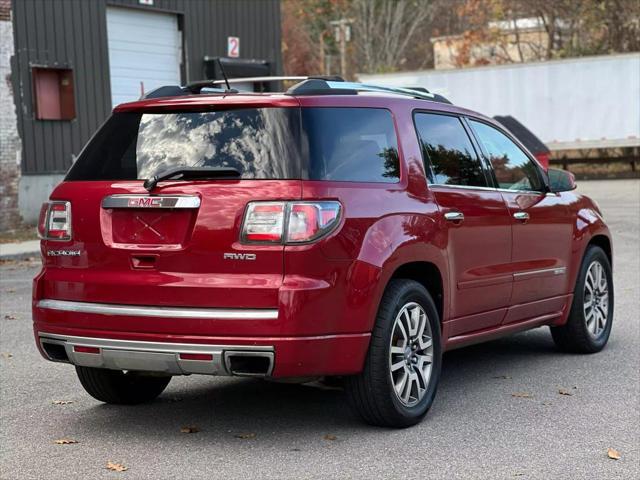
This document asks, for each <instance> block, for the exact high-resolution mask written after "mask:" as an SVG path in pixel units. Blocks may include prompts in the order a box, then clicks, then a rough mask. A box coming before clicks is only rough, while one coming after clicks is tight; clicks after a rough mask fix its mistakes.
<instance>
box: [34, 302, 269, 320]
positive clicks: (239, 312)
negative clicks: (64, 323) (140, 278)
mask: <svg viewBox="0 0 640 480" xmlns="http://www.w3.org/2000/svg"><path fill="white" fill-rule="evenodd" d="M37 307H38V308H44V309H48V310H58V311H63V312H75V313H95V314H100V315H128V316H132V317H168V318H200V319H207V320H276V319H277V318H278V310H277V309H231V308H190V307H149V306H138V305H114V304H107V303H88V302H71V301H67V300H52V299H43V300H40V301H39V302H38V303H37Z"/></svg>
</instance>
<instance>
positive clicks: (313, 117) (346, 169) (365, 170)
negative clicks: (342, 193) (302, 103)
mask: <svg viewBox="0 0 640 480" xmlns="http://www.w3.org/2000/svg"><path fill="white" fill-rule="evenodd" d="M302 129H303V132H304V134H305V138H306V141H307V145H308V150H309V151H308V158H309V164H308V172H307V175H308V178H309V179H310V180H332V181H339V182H376V183H396V182H398V181H399V180H400V159H399V156H398V140H397V138H396V131H395V127H394V124H393V117H392V115H391V112H390V111H389V110H384V109H381V108H346V107H344V108H333V107H307V108H303V109H302Z"/></svg>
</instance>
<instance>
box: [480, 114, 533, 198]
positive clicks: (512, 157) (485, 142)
mask: <svg viewBox="0 0 640 480" xmlns="http://www.w3.org/2000/svg"><path fill="white" fill-rule="evenodd" d="M471 124H472V126H473V129H474V131H475V132H476V135H477V136H478V139H479V140H480V142H481V143H482V146H483V147H484V149H485V151H486V152H487V155H488V156H489V160H490V161H491V165H492V166H493V171H494V172H495V175H496V179H497V180H498V186H499V187H500V188H507V189H509V190H541V189H542V185H541V182H540V176H539V173H538V167H537V166H536V165H535V164H534V163H533V161H531V160H530V159H529V157H527V155H525V153H524V152H523V151H522V150H520V148H519V147H518V146H517V145H516V144H515V143H513V142H512V141H511V140H510V139H509V137H507V136H506V135H505V134H503V133H502V132H500V131H498V130H496V129H495V128H493V127H490V126H489V125H487V124H484V123H481V122H476V121H474V120H472V121H471Z"/></svg>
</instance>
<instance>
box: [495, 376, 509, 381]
mask: <svg viewBox="0 0 640 480" xmlns="http://www.w3.org/2000/svg"><path fill="white" fill-rule="evenodd" d="M493 378H499V379H500V380H509V379H510V378H511V377H510V376H509V375H498V376H497V377H493Z"/></svg>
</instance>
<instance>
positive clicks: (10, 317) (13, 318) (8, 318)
mask: <svg viewBox="0 0 640 480" xmlns="http://www.w3.org/2000/svg"><path fill="white" fill-rule="evenodd" d="M4 319H5V320H15V319H16V316H15V315H5V316H4Z"/></svg>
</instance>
